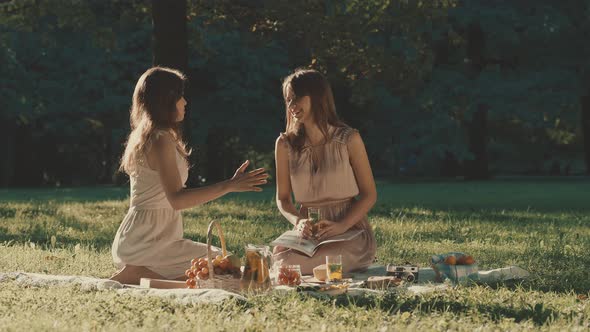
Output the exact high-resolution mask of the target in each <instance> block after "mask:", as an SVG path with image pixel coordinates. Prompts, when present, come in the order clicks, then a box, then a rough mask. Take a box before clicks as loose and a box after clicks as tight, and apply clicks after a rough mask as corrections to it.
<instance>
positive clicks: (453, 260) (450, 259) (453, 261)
mask: <svg viewBox="0 0 590 332" xmlns="http://www.w3.org/2000/svg"><path fill="white" fill-rule="evenodd" d="M445 264H447V265H456V264H457V258H456V257H455V256H453V255H449V256H447V257H446V258H445Z"/></svg>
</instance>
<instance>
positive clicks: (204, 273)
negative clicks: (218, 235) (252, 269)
mask: <svg viewBox="0 0 590 332" xmlns="http://www.w3.org/2000/svg"><path fill="white" fill-rule="evenodd" d="M212 263H213V272H214V273H215V274H217V275H224V274H232V275H234V277H237V278H239V277H240V267H239V266H234V265H233V264H232V262H231V258H230V257H229V256H225V257H222V256H221V255H217V256H216V257H215V259H214V260H213V262H212ZM209 274H210V272H209V261H208V259H207V258H204V257H201V258H194V259H193V260H192V261H191V267H190V268H189V269H187V270H186V272H185V275H186V277H187V279H186V285H187V286H188V288H196V287H197V279H199V280H207V279H209Z"/></svg>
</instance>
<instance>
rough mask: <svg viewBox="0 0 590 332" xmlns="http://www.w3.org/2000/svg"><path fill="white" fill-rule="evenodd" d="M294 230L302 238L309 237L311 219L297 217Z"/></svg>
mask: <svg viewBox="0 0 590 332" xmlns="http://www.w3.org/2000/svg"><path fill="white" fill-rule="evenodd" d="M295 230H296V231H297V232H299V236H300V237H302V238H304V239H309V238H311V237H312V236H313V233H312V231H311V219H299V220H298V221H297V226H295Z"/></svg>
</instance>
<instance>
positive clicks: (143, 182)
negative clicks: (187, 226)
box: [112, 151, 218, 279]
mask: <svg viewBox="0 0 590 332" xmlns="http://www.w3.org/2000/svg"><path fill="white" fill-rule="evenodd" d="M139 164H140V165H138V170H137V172H136V174H134V175H133V176H131V177H130V181H131V197H130V207H129V211H128V212H127V215H126V216H125V218H124V219H123V222H122V223H121V225H120V226H119V230H118V231H117V234H116V235H115V240H114V241H113V245H112V256H113V261H114V263H115V265H117V267H119V268H122V267H123V266H125V265H127V264H129V265H136V266H145V267H147V268H148V269H150V270H152V271H154V272H156V273H158V274H160V275H161V276H163V277H164V278H167V279H175V278H178V277H181V276H183V275H184V272H185V271H186V269H188V268H189V267H190V264H191V263H190V262H191V260H192V259H193V258H195V257H205V256H206V255H207V245H206V244H204V243H199V242H194V241H192V240H190V239H185V238H183V232H184V230H183V223H182V215H181V213H180V211H178V210H174V209H173V208H172V206H171V205H170V203H169V202H168V199H167V198H166V193H165V192H164V188H163V187H162V183H161V181H160V175H159V174H158V172H157V171H155V170H152V169H150V168H148V167H147V165H145V163H143V165H142V163H139ZM176 164H177V167H178V171H179V173H180V177H181V179H182V183H185V182H186V180H187V178H188V165H187V162H186V160H184V158H183V157H182V156H181V155H180V153H179V152H178V151H177V152H176ZM215 249H216V251H218V248H215Z"/></svg>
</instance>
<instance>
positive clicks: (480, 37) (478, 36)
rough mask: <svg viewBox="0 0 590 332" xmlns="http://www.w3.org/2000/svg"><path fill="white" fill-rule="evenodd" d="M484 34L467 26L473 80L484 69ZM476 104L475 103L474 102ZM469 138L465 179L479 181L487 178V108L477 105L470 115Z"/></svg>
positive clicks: (468, 55)
mask: <svg viewBox="0 0 590 332" xmlns="http://www.w3.org/2000/svg"><path fill="white" fill-rule="evenodd" d="M484 52H485V34H484V32H483V30H482V28H481V26H480V25H479V24H477V23H472V24H470V25H469V27H468V30H467V57H468V58H469V60H470V62H471V70H472V71H473V76H474V78H475V77H477V76H478V75H479V74H480V73H481V71H482V70H483V68H484V67H485V54H484ZM476 102H477V101H476ZM466 125H467V133H468V137H469V151H470V152H471V153H472V154H473V155H474V159H472V160H467V161H465V178H466V179H468V180H481V179H487V178H489V172H488V156H487V155H488V152H487V139H488V130H487V106H486V105H483V104H479V105H478V107H477V110H476V111H475V112H473V114H472V115H471V121H466Z"/></svg>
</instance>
